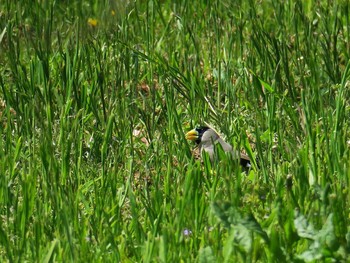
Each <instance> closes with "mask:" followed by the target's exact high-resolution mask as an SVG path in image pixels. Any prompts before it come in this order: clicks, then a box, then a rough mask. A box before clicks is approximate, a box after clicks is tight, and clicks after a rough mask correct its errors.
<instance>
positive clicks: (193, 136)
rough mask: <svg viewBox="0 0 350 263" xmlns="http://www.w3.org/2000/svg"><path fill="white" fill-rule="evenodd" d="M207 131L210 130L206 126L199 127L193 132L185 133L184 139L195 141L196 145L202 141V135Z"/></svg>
mask: <svg viewBox="0 0 350 263" xmlns="http://www.w3.org/2000/svg"><path fill="white" fill-rule="evenodd" d="M208 130H211V129H210V128H209V127H206V126H200V127H197V128H195V129H193V130H190V131H189V132H188V133H186V136H185V137H186V139H187V140H190V141H195V142H196V143H197V144H200V143H201V141H202V136H203V134H204V133H205V132H206V131H208Z"/></svg>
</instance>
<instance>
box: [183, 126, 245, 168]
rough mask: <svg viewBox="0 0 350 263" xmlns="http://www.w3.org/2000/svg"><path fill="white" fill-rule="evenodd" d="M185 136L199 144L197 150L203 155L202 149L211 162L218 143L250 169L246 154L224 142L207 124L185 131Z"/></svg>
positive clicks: (214, 157)
mask: <svg viewBox="0 0 350 263" xmlns="http://www.w3.org/2000/svg"><path fill="white" fill-rule="evenodd" d="M185 138H186V139H187V140H190V141H194V142H195V143H196V144H197V145H198V146H199V151H200V153H201V155H203V151H205V152H207V153H208V155H209V158H210V160H211V162H213V161H214V160H215V159H216V155H215V147H216V145H217V144H220V145H221V147H222V149H223V150H224V152H227V153H231V155H232V158H234V159H238V158H240V165H241V166H242V167H243V168H244V169H250V168H251V166H252V164H251V160H250V158H249V156H248V155H245V154H243V153H240V152H238V151H236V150H234V149H233V147H232V146H231V145H230V144H228V143H227V142H225V141H224V140H223V139H222V138H221V137H220V135H219V134H218V133H217V132H216V131H215V130H214V129H212V128H210V127H208V126H200V127H197V128H195V129H192V130H190V131H189V132H187V133H186V135H185Z"/></svg>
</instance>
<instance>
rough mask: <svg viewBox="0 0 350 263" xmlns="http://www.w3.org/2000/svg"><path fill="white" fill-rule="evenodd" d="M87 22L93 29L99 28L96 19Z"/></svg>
mask: <svg viewBox="0 0 350 263" xmlns="http://www.w3.org/2000/svg"><path fill="white" fill-rule="evenodd" d="M87 22H88V24H89V25H90V26H92V27H95V26H97V19H95V18H89V19H88V21H87Z"/></svg>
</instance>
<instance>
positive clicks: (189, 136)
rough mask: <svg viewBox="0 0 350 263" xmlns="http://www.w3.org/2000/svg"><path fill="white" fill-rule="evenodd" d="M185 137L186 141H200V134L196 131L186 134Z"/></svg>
mask: <svg viewBox="0 0 350 263" xmlns="http://www.w3.org/2000/svg"><path fill="white" fill-rule="evenodd" d="M185 137H186V140H190V141H195V140H197V139H198V132H197V131H196V130H195V129H193V130H191V131H189V132H188V133H186V135H185Z"/></svg>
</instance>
